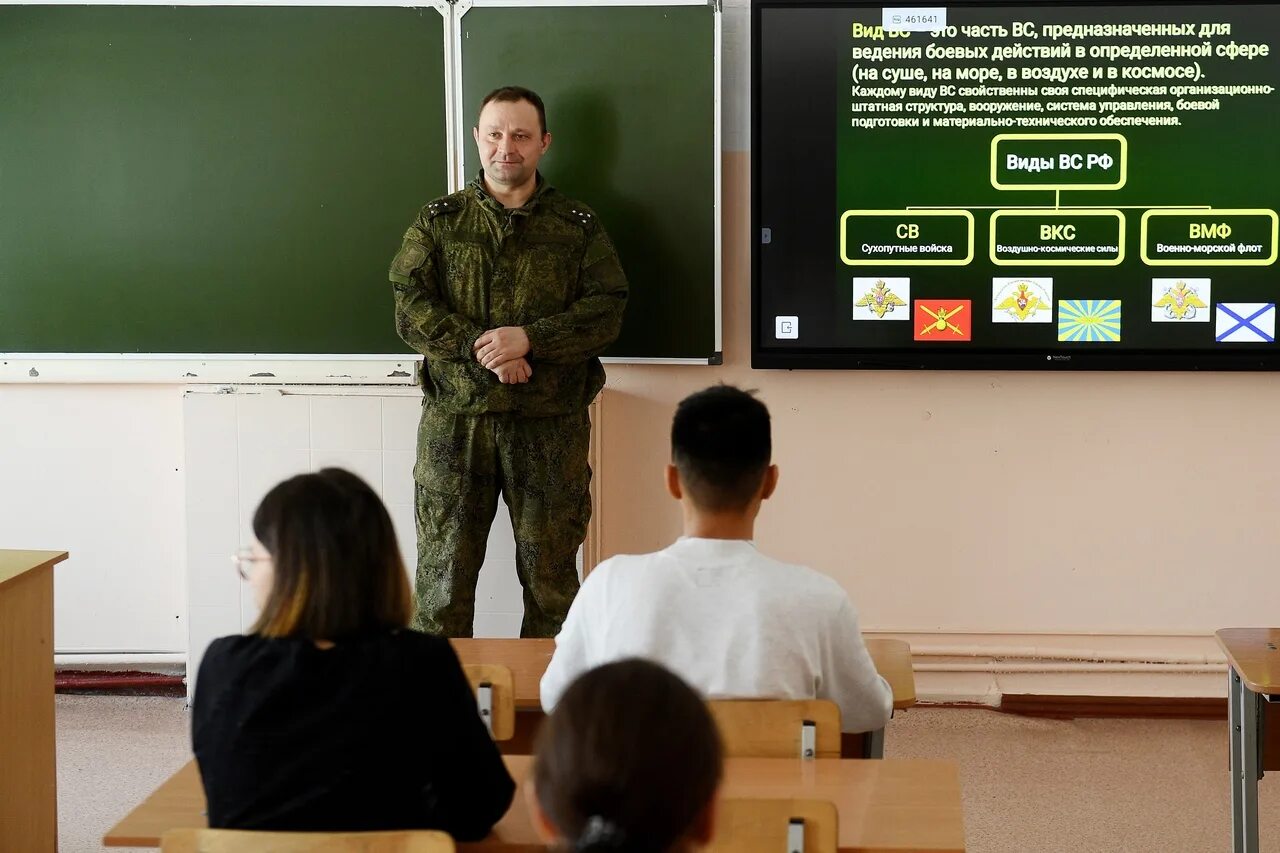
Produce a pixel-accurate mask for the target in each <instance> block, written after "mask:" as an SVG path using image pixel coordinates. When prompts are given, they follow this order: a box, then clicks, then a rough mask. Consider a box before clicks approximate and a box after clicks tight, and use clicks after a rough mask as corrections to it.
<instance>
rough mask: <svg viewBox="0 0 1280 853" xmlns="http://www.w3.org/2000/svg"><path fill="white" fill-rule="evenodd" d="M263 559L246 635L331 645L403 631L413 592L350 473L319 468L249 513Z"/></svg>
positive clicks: (377, 506) (380, 509)
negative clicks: (268, 573) (262, 580)
mask: <svg viewBox="0 0 1280 853" xmlns="http://www.w3.org/2000/svg"><path fill="white" fill-rule="evenodd" d="M253 533H254V535H255V536H257V537H258V541H259V542H261V543H262V546H263V547H264V548H266V549H267V553H269V554H270V555H271V562H272V567H273V579H272V583H271V592H270V593H269V594H268V596H267V601H266V603H265V604H264V605H263V607H262V614H261V615H260V616H259V617H258V621H257V622H256V623H255V624H254V626H253V632H254V633H255V634H259V635H261V636H264V637H307V638H310V639H330V640H331V639H339V638H342V637H350V636H355V635H358V634H362V633H367V632H369V631H374V630H378V629H393V628H403V627H405V626H407V625H408V624H409V620H410V619H412V618H413V592H412V590H411V589H410V588H409V578H408V576H407V574H406V573H405V568H404V560H403V559H402V558H401V557H400V548H399V546H398V545H397V544H396V535H395V528H394V527H392V525H391V517H390V516H389V515H388V514H387V508H386V507H385V506H383V504H382V501H381V499H379V497H378V495H377V494H376V493H375V492H374V491H373V489H371V488H369V485H368V484H367V483H365V481H364V480H361V479H360V478H359V477H357V476H356V475H355V474H352V473H351V472H350V471H344V470H343V469H341V468H325V469H324V470H322V471H319V472H317V473H314V474H299V475H298V476H296V477H291V478H289V479H288V480H285V481H284V482H283V483H280V484H279V485H277V486H276V487H275V488H273V489H272V490H271V491H269V492H267V496H266V497H265V498H263V499H262V503H260V504H259V505H258V509H257V511H256V512H255V513H254V514H253Z"/></svg>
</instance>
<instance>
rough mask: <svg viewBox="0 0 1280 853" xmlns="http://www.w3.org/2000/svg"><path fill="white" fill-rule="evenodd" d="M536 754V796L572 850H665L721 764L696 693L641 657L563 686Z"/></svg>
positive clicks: (709, 791) (692, 816)
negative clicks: (563, 688) (564, 688)
mask: <svg viewBox="0 0 1280 853" xmlns="http://www.w3.org/2000/svg"><path fill="white" fill-rule="evenodd" d="M535 753H536V754H535V757H534V764H533V779H534V793H535V794H536V795H537V797H538V804H539V805H540V806H541V807H542V811H543V813H544V814H546V816H547V818H548V819H549V820H550V821H551V823H552V824H553V825H554V826H555V828H556V830H557V832H558V833H559V835H560V837H561V838H563V839H565V840H567V841H568V842H570V846H571V848H572V849H573V850H575V851H592V850H613V851H631V850H635V851H654V853H661V851H666V850H669V849H671V848H672V846H673V845H675V844H676V843H677V842H678V841H679V840H680V839H681V838H684V837H685V836H686V835H688V834H689V832H690V830H692V829H693V828H694V825H695V823H696V821H697V820H698V817H699V815H701V814H702V813H703V812H704V811H705V809H706V807H707V805H708V804H709V803H710V802H711V800H712V799H713V798H714V796H715V793H716V789H717V788H718V787H719V785H720V775H721V765H722V762H723V756H722V748H721V745H720V735H719V732H718V731H717V729H716V724H715V721H714V720H713V719H712V717H711V713H710V711H708V710H707V706H706V703H705V702H704V701H703V699H702V697H700V696H699V695H698V694H697V693H696V692H695V691H694V690H693V688H692V687H690V686H689V685H688V684H686V683H685V682H684V681H682V680H681V679H680V678H679V676H677V675H675V674H674V673H672V672H670V671H669V670H667V669H665V668H663V667H662V666H659V665H658V664H656V663H652V662H650V661H645V660H640V659H639V658H629V659H626V660H621V661H616V662H614V663H608V664H605V665H604V666H600V667H597V668H595V669H592V670H589V671H587V672H586V673H584V674H583V675H582V676H580V677H579V678H578V679H577V680H576V681H574V682H573V683H572V684H570V685H569V688H568V689H567V690H565V692H564V694H563V696H561V698H560V701H559V702H558V703H556V707H555V710H554V711H552V713H551V715H550V716H549V717H548V718H547V720H546V721H545V722H544V723H543V725H542V728H541V730H540V731H539V733H538V740H537V745H536V748H535Z"/></svg>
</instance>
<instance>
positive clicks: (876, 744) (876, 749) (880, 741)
mask: <svg viewBox="0 0 1280 853" xmlns="http://www.w3.org/2000/svg"><path fill="white" fill-rule="evenodd" d="M862 757H863V758H884V729H876V730H875V731H874V732H867V733H866V734H864V735H863V736H862Z"/></svg>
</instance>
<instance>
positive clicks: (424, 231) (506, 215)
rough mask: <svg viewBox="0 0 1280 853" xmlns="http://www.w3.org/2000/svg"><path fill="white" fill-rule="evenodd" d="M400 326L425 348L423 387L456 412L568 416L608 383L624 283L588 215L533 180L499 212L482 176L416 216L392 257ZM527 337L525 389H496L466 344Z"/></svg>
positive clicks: (619, 267)
mask: <svg viewBox="0 0 1280 853" xmlns="http://www.w3.org/2000/svg"><path fill="white" fill-rule="evenodd" d="M390 278H391V282H392V287H393V289H394V291H395V302H396V328H397V330H398V331H399V333H400V337H401V338H403V339H404V341H405V343H407V344H408V345H409V346H411V347H413V348H414V349H415V350H417V351H418V352H420V353H422V354H423V355H424V356H425V357H426V358H425V361H424V364H423V371H422V384H423V392H424V393H425V394H426V396H427V398H428V399H429V400H431V401H432V402H433V404H435V405H439V406H441V407H443V408H445V409H447V410H449V411H452V412H455V413H457V414H482V413H485V412H515V413H517V414H521V415H528V416H534V417H537V416H547V415H564V414H569V413H572V412H575V411H581V410H582V409H583V408H585V407H586V406H587V405H588V404H589V403H590V402H591V400H592V399H593V398H594V397H595V395H596V394H597V393H598V392H599V391H600V389H601V388H602V387H603V386H604V368H603V367H602V366H601V364H600V359H599V358H597V356H598V355H599V353H600V352H601V351H602V350H604V348H605V347H607V346H608V345H609V344H611V343H613V342H614V341H615V340H616V339H617V337H618V333H619V331H620V330H621V328H622V310H623V307H624V306H625V305H626V300H627V279H626V276H625V275H624V274H623V272H622V265H621V264H620V263H619V261H618V255H617V252H616V251H615V250H614V248H613V243H612V242H610V240H609V237H608V235H607V234H605V231H604V228H603V227H601V225H600V223H599V221H598V220H597V218H596V216H595V214H594V213H592V212H591V210H590V209H589V208H587V207H586V206H584V205H582V204H579V203H578V202H576V201H573V200H572V199H569V198H567V197H565V196H564V195H562V194H561V193H559V192H558V191H556V190H555V189H554V188H552V187H551V186H550V185H549V184H548V183H546V181H544V180H543V179H542V177H541V176H539V177H538V187H537V189H536V190H535V191H534V193H533V196H532V197H531V198H530V199H529V201H528V202H526V203H525V205H524V206H523V207H520V208H517V209H514V210H506V209H504V208H503V207H502V205H501V204H500V203H499V202H498V201H497V200H495V199H494V198H493V197H492V196H491V195H489V193H488V192H487V191H486V190H485V188H484V182H483V180H482V177H480V176H478V177H477V178H476V179H475V180H473V181H472V182H471V183H470V184H468V185H467V187H466V188H465V189H463V190H460V191H459V192H456V193H453V194H451V195H447V196H444V197H443V198H440V199H437V200H435V201H433V202H431V203H430V204H428V205H427V206H426V207H424V208H423V209H422V211H421V212H420V213H419V214H418V218H417V219H416V220H414V223H413V224H412V225H411V226H409V230H408V231H406V232H405V235H404V243H403V245H402V246H401V248H400V251H399V253H398V254H396V256H395V259H394V260H392V262H391V271H390ZM500 326H521V327H523V328H524V330H525V333H526V334H528V336H529V345H530V351H529V354H528V355H527V356H526V358H527V359H528V360H529V364H530V366H531V367H532V368H533V375H532V377H531V378H530V380H529V381H528V382H527V383H524V384H519V385H503V384H502V383H501V382H499V381H498V377H497V376H496V375H494V373H493V372H492V371H489V370H486V369H485V368H483V367H481V366H480V363H479V362H477V361H476V358H475V355H474V354H473V352H472V345H473V344H474V343H475V341H476V338H478V337H480V335H482V334H484V333H485V332H486V331H487V330H489V329H496V328H498V327H500Z"/></svg>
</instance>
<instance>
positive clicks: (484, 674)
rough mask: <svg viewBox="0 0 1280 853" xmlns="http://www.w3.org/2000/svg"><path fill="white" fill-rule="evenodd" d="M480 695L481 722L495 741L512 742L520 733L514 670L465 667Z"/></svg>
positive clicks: (489, 665)
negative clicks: (517, 732)
mask: <svg viewBox="0 0 1280 853" xmlns="http://www.w3.org/2000/svg"><path fill="white" fill-rule="evenodd" d="M462 668H463V670H464V671H465V672H466V673H467V680H468V681H470V682H471V689H472V690H473V691H475V694H476V707H477V708H478V709H479V711H480V719H482V720H484V722H485V725H486V726H488V727H489V733H490V734H491V735H493V739H494V740H499V741H501V740H510V739H511V736H512V735H514V734H515V732H516V701H515V695H516V694H515V682H514V679H513V678H512V676H511V670H509V669H507V668H506V667H505V666H500V665H499V664H492V663H467V664H463V665H462Z"/></svg>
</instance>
